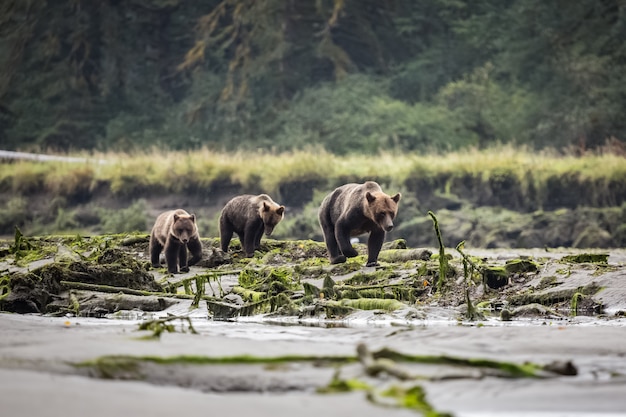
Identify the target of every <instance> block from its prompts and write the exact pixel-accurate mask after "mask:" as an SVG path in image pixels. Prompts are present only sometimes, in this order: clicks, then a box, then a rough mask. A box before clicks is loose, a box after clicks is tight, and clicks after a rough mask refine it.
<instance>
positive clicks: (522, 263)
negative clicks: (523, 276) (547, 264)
mask: <svg viewBox="0 0 626 417" xmlns="http://www.w3.org/2000/svg"><path fill="white" fill-rule="evenodd" d="M504 269H505V271H506V272H507V273H508V274H516V273H525V272H537V271H538V270H539V265H538V264H537V263H536V262H534V261H531V260H529V259H512V260H509V261H506V264H505V265H504Z"/></svg>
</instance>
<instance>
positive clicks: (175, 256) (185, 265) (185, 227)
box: [150, 209, 202, 274]
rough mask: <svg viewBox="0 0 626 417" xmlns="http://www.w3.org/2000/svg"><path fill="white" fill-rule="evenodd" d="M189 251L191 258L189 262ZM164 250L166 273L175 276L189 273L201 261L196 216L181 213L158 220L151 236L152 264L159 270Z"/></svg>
mask: <svg viewBox="0 0 626 417" xmlns="http://www.w3.org/2000/svg"><path fill="white" fill-rule="evenodd" d="M187 249H189V252H191V255H192V257H191V259H190V260H189V262H187ZM163 250H164V251H165V263H166V264H167V271H168V272H171V273H173V274H178V273H179V272H189V267H190V266H191V265H195V264H196V263H198V262H199V261H200V260H201V259H202V243H201V242H200V236H199V235H198V226H197V225H196V216H195V214H189V213H187V212H186V211H185V210H182V209H178V210H170V211H166V212H164V213H161V214H160V215H159V216H158V217H157V219H156V222H155V223H154V227H153V228H152V232H151V233H150V260H151V261H152V266H153V267H154V268H160V263H159V255H160V254H161V251H163Z"/></svg>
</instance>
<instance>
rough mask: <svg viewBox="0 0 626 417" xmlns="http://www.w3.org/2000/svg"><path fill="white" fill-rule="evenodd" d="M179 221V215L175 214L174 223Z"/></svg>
mask: <svg viewBox="0 0 626 417" xmlns="http://www.w3.org/2000/svg"><path fill="white" fill-rule="evenodd" d="M178 219H180V216H179V215H178V214H174V221H175V222H177V221H178Z"/></svg>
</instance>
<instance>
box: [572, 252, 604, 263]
mask: <svg viewBox="0 0 626 417" xmlns="http://www.w3.org/2000/svg"><path fill="white" fill-rule="evenodd" d="M608 260H609V254H608V253H581V254H578V255H567V256H564V257H562V258H561V261H563V262H571V263H604V264H605V263H607V261H608Z"/></svg>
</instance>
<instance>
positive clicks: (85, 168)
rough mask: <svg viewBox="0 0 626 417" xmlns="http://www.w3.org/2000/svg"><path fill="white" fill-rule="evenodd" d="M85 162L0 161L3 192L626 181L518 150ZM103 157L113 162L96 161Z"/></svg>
mask: <svg viewBox="0 0 626 417" xmlns="http://www.w3.org/2000/svg"><path fill="white" fill-rule="evenodd" d="M79 156H80V155H79ZM83 156H85V155H83ZM85 157H87V158H90V159H91V160H92V161H94V162H89V161H86V162H71V163H70V162H57V161H54V162H37V161H15V162H11V163H0V192H4V193H12V194H15V195H25V194H29V193H36V192H50V193H54V194H57V195H61V196H71V195H72V194H73V193H75V192H76V190H87V191H88V190H93V189H95V188H96V187H99V186H106V187H108V188H109V189H110V191H111V193H112V194H113V195H120V196H123V195H137V194H141V193H144V192H149V191H151V190H159V191H169V192H184V191H185V190H188V189H210V188H211V187H212V186H215V185H218V184H220V183H228V184H232V185H235V186H240V187H242V188H243V189H246V190H250V191H252V190H256V191H258V192H267V193H274V192H276V191H277V190H278V189H279V187H280V185H281V184H286V183H291V182H297V181H314V182H316V183H317V184H319V185H320V186H322V187H324V186H325V187H327V188H332V187H334V186H336V185H338V184H341V183H344V182H350V181H364V180H368V179H373V180H378V181H379V182H381V183H384V184H386V185H389V186H390V187H392V188H397V187H400V186H402V185H403V184H404V183H405V182H407V180H410V179H413V178H420V179H429V178H432V179H435V178H445V179H447V180H448V181H450V180H451V179H454V178H461V177H468V178H474V179H476V181H489V180H491V179H494V178H495V179H497V178H499V177H506V178H512V179H514V180H516V181H518V182H519V184H520V186H521V187H522V189H529V188H531V187H532V188H534V189H536V190H544V189H546V186H547V184H548V182H549V181H550V179H557V180H560V179H567V180H569V181H576V182H580V183H581V184H582V185H584V184H593V185H594V187H597V186H602V184H607V186H608V184H610V183H611V182H615V181H617V182H620V183H626V159H625V158H624V157H622V156H619V155H615V154H610V153H598V154H591V155H585V156H582V157H577V156H573V155H558V154H556V153H555V152H549V151H541V152H535V151H532V150H530V149H526V148H518V147H513V146H501V147H494V148H490V149H485V150H477V149H466V150H463V151H456V152H451V153H446V154H436V153H430V154H420V153H402V154H401V153H396V152H385V153H380V154H376V155H356V154H354V155H348V156H338V155H334V154H330V153H328V152H325V151H324V150H321V149H315V148H311V149H307V150H301V151H292V152H286V153H270V152H235V153H221V152H213V151H211V150H208V149H200V150H196V151H185V152H164V151H160V150H158V149H151V150H147V151H146V152H144V153H140V154H132V155H129V154H123V153H105V154H97V155H87V156H85ZM98 159H103V160H105V161H107V163H96V162H95V161H96V160H98ZM391 191H393V190H391Z"/></svg>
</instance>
